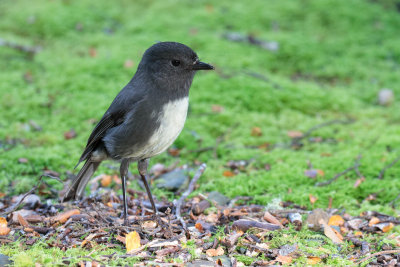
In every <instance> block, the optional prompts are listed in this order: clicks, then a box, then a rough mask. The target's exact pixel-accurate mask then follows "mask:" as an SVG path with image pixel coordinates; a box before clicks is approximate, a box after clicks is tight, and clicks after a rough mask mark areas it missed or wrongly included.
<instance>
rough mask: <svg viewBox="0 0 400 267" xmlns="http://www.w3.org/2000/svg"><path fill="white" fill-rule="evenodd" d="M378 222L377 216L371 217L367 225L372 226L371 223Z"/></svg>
mask: <svg viewBox="0 0 400 267" xmlns="http://www.w3.org/2000/svg"><path fill="white" fill-rule="evenodd" d="M380 222H381V220H379V218H378V217H372V218H371V220H369V223H368V225H369V226H373V225H375V224H378V223H380Z"/></svg>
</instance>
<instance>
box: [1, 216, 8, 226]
mask: <svg viewBox="0 0 400 267" xmlns="http://www.w3.org/2000/svg"><path fill="white" fill-rule="evenodd" d="M0 227H7V220H6V218H3V217H0Z"/></svg>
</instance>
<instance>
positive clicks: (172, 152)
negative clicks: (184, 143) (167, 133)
mask: <svg viewBox="0 0 400 267" xmlns="http://www.w3.org/2000/svg"><path fill="white" fill-rule="evenodd" d="M180 153H181V150H180V149H178V148H174V147H171V148H170V149H168V154H170V155H171V156H173V157H177V156H179V154H180Z"/></svg>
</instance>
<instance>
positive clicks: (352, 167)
mask: <svg viewBox="0 0 400 267" xmlns="http://www.w3.org/2000/svg"><path fill="white" fill-rule="evenodd" d="M361 157H362V155H361V154H359V155H358V157H357V159H356V160H355V162H354V165H353V166H350V167H348V168H347V169H345V170H344V171H342V172H339V173H338V174H336V175H335V176H334V177H333V178H331V179H329V180H327V181H324V182H318V183H315V186H325V185H328V184H331V183H332V182H334V181H336V180H337V179H338V178H339V177H340V176H342V175H345V174H346V173H348V172H350V171H352V170H357V169H358V167H359V166H360V160H361Z"/></svg>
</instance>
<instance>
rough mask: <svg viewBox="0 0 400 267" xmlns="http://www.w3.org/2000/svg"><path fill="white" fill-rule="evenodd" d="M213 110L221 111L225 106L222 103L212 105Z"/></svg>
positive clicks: (215, 111)
mask: <svg viewBox="0 0 400 267" xmlns="http://www.w3.org/2000/svg"><path fill="white" fill-rule="evenodd" d="M211 110H212V112H214V113H221V112H222V111H224V107H223V106H220V105H212V106H211Z"/></svg>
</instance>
